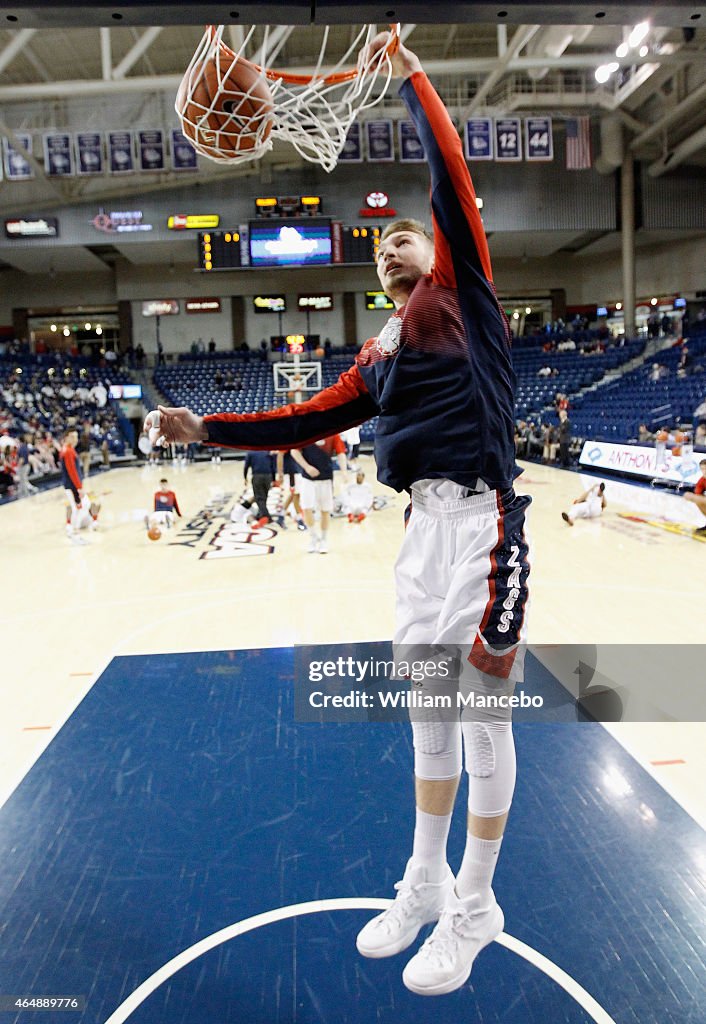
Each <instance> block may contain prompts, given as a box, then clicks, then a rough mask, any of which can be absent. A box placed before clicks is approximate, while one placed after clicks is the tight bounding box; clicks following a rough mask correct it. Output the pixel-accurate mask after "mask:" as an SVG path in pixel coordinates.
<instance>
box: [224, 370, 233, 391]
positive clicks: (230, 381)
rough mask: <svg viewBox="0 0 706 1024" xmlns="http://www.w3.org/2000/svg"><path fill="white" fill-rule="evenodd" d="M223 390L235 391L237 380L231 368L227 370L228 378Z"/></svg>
mask: <svg viewBox="0 0 706 1024" xmlns="http://www.w3.org/2000/svg"><path fill="white" fill-rule="evenodd" d="M223 390H224V391H235V380H234V378H233V373H232V371H231V370H226V379H225V383H224V384H223Z"/></svg>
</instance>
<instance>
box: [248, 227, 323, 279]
mask: <svg viewBox="0 0 706 1024" xmlns="http://www.w3.org/2000/svg"><path fill="white" fill-rule="evenodd" d="M330 262H331V221H330V220H326V219H323V218H322V219H320V220H314V219H312V220H298V219H296V220H295V219H293V218H292V219H287V220H281V219H279V220H275V219H272V220H260V221H250V265H251V266H252V267H309V266H316V265H319V266H320V265H326V264H329V263H330Z"/></svg>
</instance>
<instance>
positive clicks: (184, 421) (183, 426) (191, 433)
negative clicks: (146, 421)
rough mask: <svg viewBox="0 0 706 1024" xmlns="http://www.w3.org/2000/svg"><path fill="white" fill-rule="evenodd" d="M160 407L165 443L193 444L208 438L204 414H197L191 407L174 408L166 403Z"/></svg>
mask: <svg viewBox="0 0 706 1024" xmlns="http://www.w3.org/2000/svg"><path fill="white" fill-rule="evenodd" d="M158 408H159V426H160V430H161V433H162V437H163V439H164V440H163V444H193V443H194V442H195V441H207V440H208V431H207V430H206V427H205V426H204V422H203V417H202V416H197V415H196V413H194V412H192V411H191V409H184V408H181V409H172V408H167V407H166V406H164V405H160V406H159V407H158Z"/></svg>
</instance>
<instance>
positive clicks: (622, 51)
mask: <svg viewBox="0 0 706 1024" xmlns="http://www.w3.org/2000/svg"><path fill="white" fill-rule="evenodd" d="M628 50H629V46H628V44H627V43H621V44H620V46H619V47H618V49H617V50H616V51H615V56H616V57H620V59H621V60H622V59H623V57H627V55H628Z"/></svg>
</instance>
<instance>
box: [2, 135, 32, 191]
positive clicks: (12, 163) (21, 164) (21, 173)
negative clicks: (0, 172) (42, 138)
mask: <svg viewBox="0 0 706 1024" xmlns="http://www.w3.org/2000/svg"><path fill="white" fill-rule="evenodd" d="M15 137H16V138H17V141H18V142H19V143H20V145H21V146H22V147H23V149H26V150H27V152H28V153H31V152H32V136H31V135H29V134H28V133H26V132H15ZM3 155H4V165H5V177H6V178H7V180H8V181H29V179H30V178H33V177H34V171H33V170H32V165H31V164H30V162H29V160H27V159H26V157H24V156H23V155H22V153H19V152H18V151H17V150H16V149H15V147H14V146H13V145H12V144H11V142H10V140H9V139H3Z"/></svg>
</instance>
